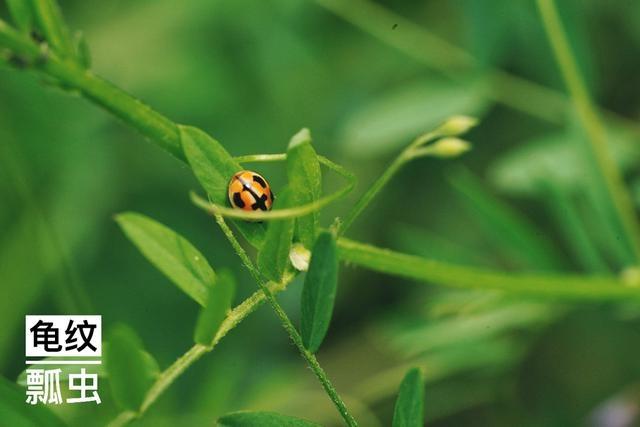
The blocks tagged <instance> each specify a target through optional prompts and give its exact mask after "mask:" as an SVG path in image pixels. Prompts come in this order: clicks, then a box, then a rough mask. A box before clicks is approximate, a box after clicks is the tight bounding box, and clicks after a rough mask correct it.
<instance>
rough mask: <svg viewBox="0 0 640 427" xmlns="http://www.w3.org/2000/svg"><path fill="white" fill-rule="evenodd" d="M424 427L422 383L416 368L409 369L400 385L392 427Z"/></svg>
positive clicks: (420, 375)
mask: <svg viewBox="0 0 640 427" xmlns="http://www.w3.org/2000/svg"><path fill="white" fill-rule="evenodd" d="M422 426H424V382H423V379H422V374H421V373H420V370H419V369H417V368H413V369H411V370H410V371H409V372H407V374H406V375H405V377H404V379H403V380H402V384H400V391H399V393H398V399H397V400H396V407H395V409H394V411H393V427H422Z"/></svg>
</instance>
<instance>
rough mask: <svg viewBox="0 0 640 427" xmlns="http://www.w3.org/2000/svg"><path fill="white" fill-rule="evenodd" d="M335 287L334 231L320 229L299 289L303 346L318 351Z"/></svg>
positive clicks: (336, 284) (327, 320) (336, 268)
mask: <svg viewBox="0 0 640 427" xmlns="http://www.w3.org/2000/svg"><path fill="white" fill-rule="evenodd" d="M337 286H338V253H337V250H336V240H335V237H334V236H333V234H331V233H329V232H323V233H321V234H320V235H319V236H318V240H317V241H316V243H315V245H314V246H313V251H312V253H311V262H310V264H309V271H308V272H307V277H306V278H305V281H304V287H303V288H302V304H301V310H302V319H301V324H300V331H301V335H302V341H303V343H304V346H305V347H306V348H307V349H308V350H309V351H310V352H312V353H315V352H316V351H318V348H320V344H322V340H323V339H324V336H325V335H326V333H327V329H329V323H330V322H331V315H332V314H333V303H334V300H335V297H336V288H337Z"/></svg>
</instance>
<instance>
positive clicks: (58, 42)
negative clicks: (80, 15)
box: [31, 0, 75, 57]
mask: <svg viewBox="0 0 640 427" xmlns="http://www.w3.org/2000/svg"><path fill="white" fill-rule="evenodd" d="M31 5H32V7H33V11H34V16H35V18H36V21H37V24H38V28H39V29H40V30H41V31H42V33H43V35H44V37H45V39H46V40H47V42H48V43H49V45H50V46H51V47H52V49H53V50H54V51H55V52H57V53H58V54H60V55H61V56H65V57H74V56H75V49H74V46H73V41H72V39H71V35H70V34H69V30H68V28H67V25H66V24H65V22H64V18H63V16H62V12H61V11H60V7H59V6H58V4H57V3H56V1H55V0H31Z"/></svg>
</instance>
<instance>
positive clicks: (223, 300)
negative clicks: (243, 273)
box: [193, 270, 236, 346]
mask: <svg viewBox="0 0 640 427" xmlns="http://www.w3.org/2000/svg"><path fill="white" fill-rule="evenodd" d="M235 288H236V283H235V279H234V278H233V275H232V274H231V272H229V271H227V270H222V271H220V272H219V273H218V277H217V280H216V284H215V285H214V286H213V287H212V288H211V289H209V299H208V302H207V306H206V307H205V308H202V309H201V310H200V315H199V316H198V321H197V323H196V328H195V331H194V334H193V340H194V341H195V342H196V343H197V344H202V345H206V346H209V345H211V342H212V341H213V338H214V337H215V335H216V333H217V332H218V329H220V325H221V324H222V321H223V320H224V318H225V317H226V316H227V313H228V312H229V309H230V308H231V304H232V303H233V296H234V294H235Z"/></svg>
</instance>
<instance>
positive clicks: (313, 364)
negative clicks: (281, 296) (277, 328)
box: [215, 214, 358, 426]
mask: <svg viewBox="0 0 640 427" xmlns="http://www.w3.org/2000/svg"><path fill="white" fill-rule="evenodd" d="M215 218H216V222H217V223H218V225H219V226H220V228H221V229H222V232H223V233H224V235H225V236H226V237H227V239H228V240H229V243H231V246H233V248H234V250H235V251H236V253H237V254H238V256H239V257H240V260H241V261H242V263H243V264H244V266H245V267H246V268H247V269H248V270H249V273H250V274H251V276H252V277H253V279H254V280H255V281H256V283H257V284H258V286H259V287H260V290H261V291H262V292H263V293H264V295H265V297H266V299H267V301H268V302H269V304H270V305H271V307H272V308H273V311H275V313H276V315H277V316H278V318H279V319H280V322H281V323H282V326H283V328H284V329H285V331H287V333H288V334H289V337H290V338H291V341H293V343H294V344H295V346H296V347H297V348H298V351H299V352H300V354H301V355H302V357H303V358H304V359H305V360H306V361H307V364H308V365H309V367H310V368H311V370H312V371H313V373H314V374H315V375H316V377H317V378H318V380H319V381H320V384H322V388H324V390H325V391H326V393H327V395H328V396H329V398H330V399H331V400H332V401H333V403H334V405H335V406H336V408H337V409H338V412H340V415H341V416H342V418H343V419H344V421H345V422H346V423H347V425H348V426H357V425H358V423H357V422H356V420H355V419H354V418H353V416H352V415H351V414H350V413H349V410H348V409H347V406H346V405H345V403H344V401H343V400H342V398H341V397H340V395H339V394H338V392H337V390H336V389H335V387H334V386H333V384H332V383H331V380H329V377H328V376H327V373H326V372H325V371H324V369H322V367H321V366H320V364H319V363H318V359H316V356H315V355H314V354H313V353H311V352H310V351H309V350H307V349H306V348H305V346H304V344H303V342H302V337H301V336H300V334H299V333H298V331H297V330H296V328H295V326H293V323H291V320H290V319H289V316H287V313H285V311H284V309H283V308H282V306H281V305H280V303H278V300H276V298H275V296H274V295H273V293H272V292H271V290H270V289H269V288H268V287H267V286H265V283H264V281H263V280H262V275H261V274H260V272H259V271H258V269H257V268H256V267H255V266H254V265H253V262H251V259H250V258H249V256H248V255H247V253H246V252H245V250H244V249H243V248H242V246H241V245H240V242H238V240H237V239H236V238H235V236H234V235H233V231H231V229H230V228H229V226H228V225H227V223H226V222H225V221H224V218H223V217H222V216H221V215H218V214H216V215H215Z"/></svg>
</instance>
